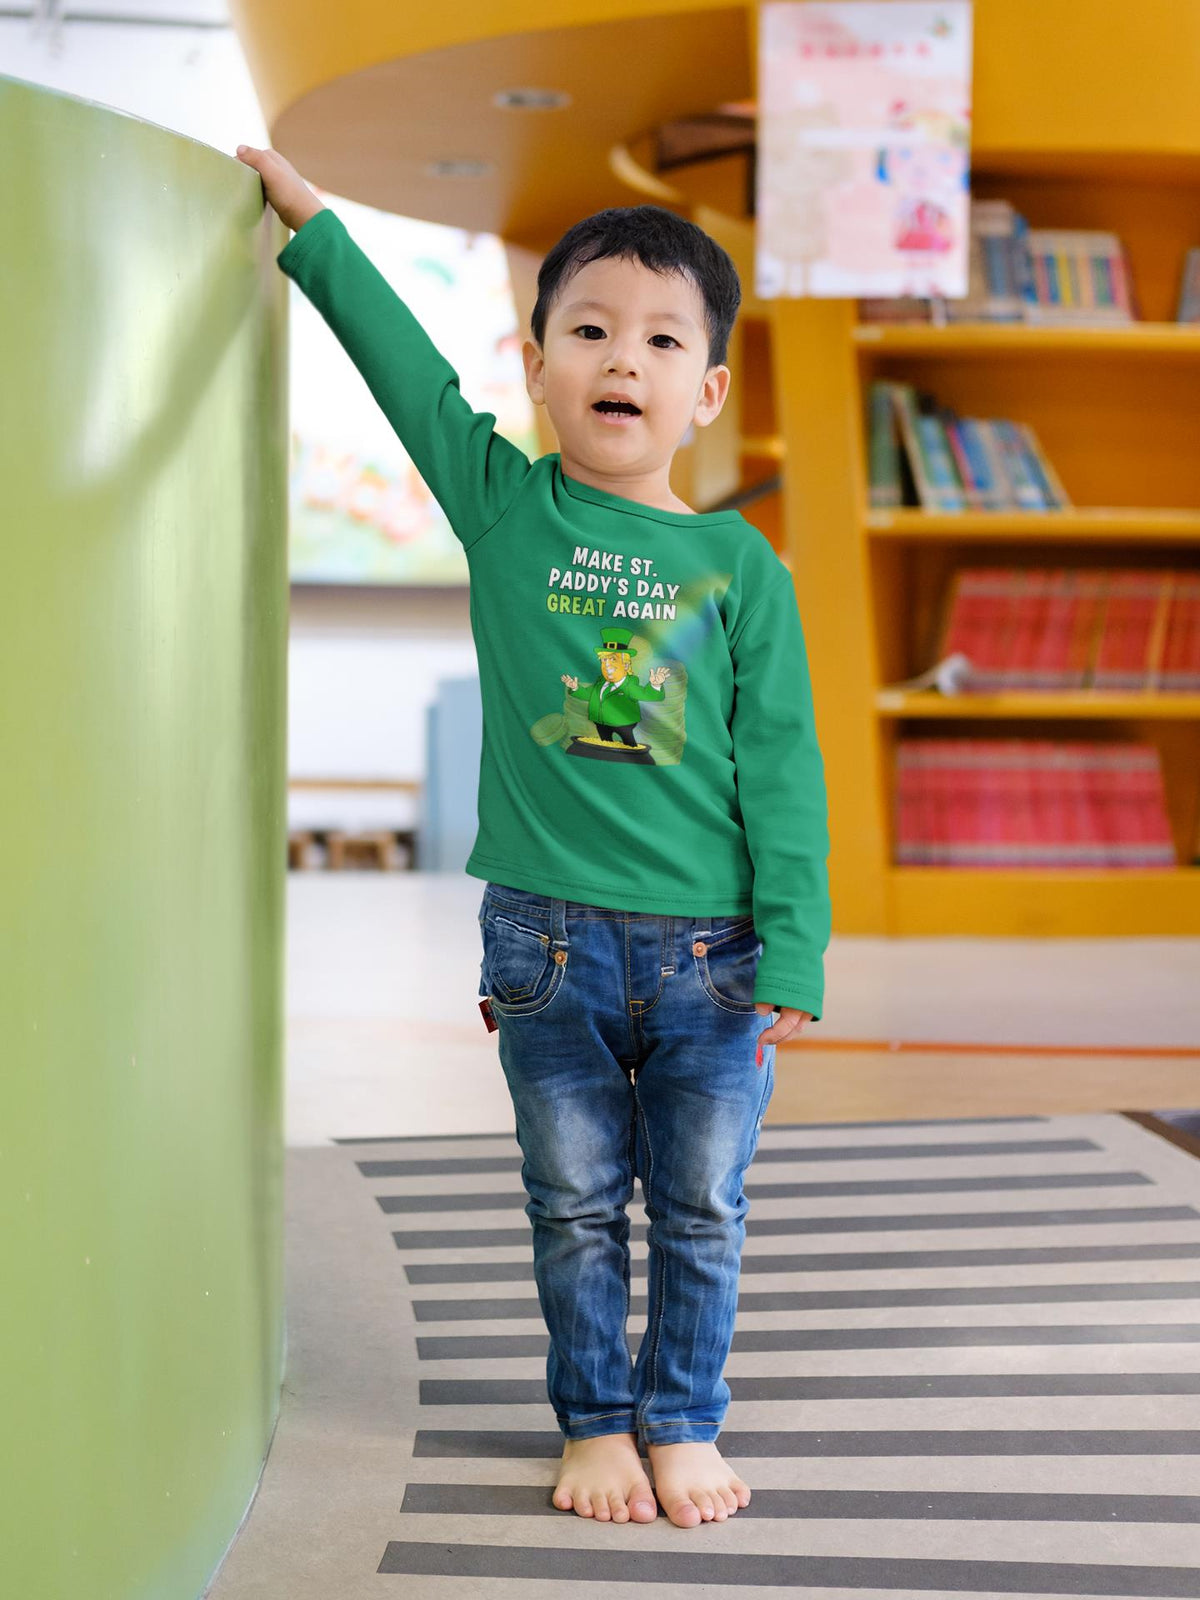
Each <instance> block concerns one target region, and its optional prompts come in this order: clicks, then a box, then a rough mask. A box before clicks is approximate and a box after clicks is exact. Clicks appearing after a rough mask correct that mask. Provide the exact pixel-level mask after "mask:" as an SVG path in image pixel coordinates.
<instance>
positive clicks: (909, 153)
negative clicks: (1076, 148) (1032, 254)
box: [755, 0, 972, 299]
mask: <svg viewBox="0 0 1200 1600" xmlns="http://www.w3.org/2000/svg"><path fill="white" fill-rule="evenodd" d="M758 40H759V46H758V57H759V59H758V83H759V97H758V130H757V133H758V160H757V173H756V180H755V182H756V195H755V199H756V218H755V222H756V240H755V292H756V293H757V294H758V295H760V296H762V297H763V298H764V299H774V298H778V297H782V296H788V297H794V298H800V297H805V296H813V297H835V298H836V297H847V298H849V297H853V296H859V295H861V296H881V297H884V296H899V295H922V296H927V295H945V296H948V297H952V298H959V297H961V296H963V295H965V294H966V292H967V253H968V252H967V246H968V240H969V203H970V188H969V174H970V127H971V40H972V9H971V0H764V4H762V5H761V6H760V8H759V35H758Z"/></svg>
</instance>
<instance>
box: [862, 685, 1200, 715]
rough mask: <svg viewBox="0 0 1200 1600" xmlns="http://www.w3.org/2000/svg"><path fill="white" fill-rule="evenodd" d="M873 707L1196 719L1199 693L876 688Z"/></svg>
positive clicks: (895, 711) (904, 711)
mask: <svg viewBox="0 0 1200 1600" xmlns="http://www.w3.org/2000/svg"><path fill="white" fill-rule="evenodd" d="M875 708H876V710H877V711H878V712H879V714H880V716H881V717H960V718H961V717H997V718H999V717H1103V718H1136V719H1139V720H1140V719H1142V718H1146V717H1156V718H1170V719H1178V720H1182V721H1185V722H1200V694H1185V693H1180V694H1157V693H1154V692H1153V691H1150V690H1138V691H1132V690H1131V691H1127V692H1124V693H1121V692H1118V691H1115V690H1105V689H1078V690H1074V691H1067V692H1065V693H1059V692H1056V691H1055V690H1051V689H1047V690H1041V691H1025V692H1021V691H1012V690H1009V691H1006V692H1004V693H1001V694H959V695H944V694H939V693H937V692H936V691H935V690H925V689H880V690H879V691H878V693H877V694H876V696H875Z"/></svg>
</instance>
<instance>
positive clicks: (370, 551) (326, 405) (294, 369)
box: [288, 185, 541, 585]
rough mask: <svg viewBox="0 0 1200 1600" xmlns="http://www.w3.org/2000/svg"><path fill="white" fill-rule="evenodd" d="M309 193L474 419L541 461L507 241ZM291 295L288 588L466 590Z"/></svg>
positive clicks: (413, 485) (429, 498)
mask: <svg viewBox="0 0 1200 1600" xmlns="http://www.w3.org/2000/svg"><path fill="white" fill-rule="evenodd" d="M313 188H314V192H315V193H316V194H317V195H318V197H319V198H320V199H321V200H323V201H324V202H325V203H326V204H327V205H330V206H332V207H333V208H334V209H335V210H336V211H337V213H338V215H339V216H340V217H341V219H342V221H343V222H344V223H345V224H346V227H347V228H348V230H349V232H350V234H351V236H352V237H353V238H354V240H355V242H356V243H357V244H359V245H360V246H361V248H362V249H363V250H364V251H365V253H366V254H367V256H369V257H370V259H371V261H372V262H373V263H374V264H375V266H377V267H378V268H379V270H380V272H381V273H382V274H383V276H384V277H385V278H386V279H387V281H388V282H389V283H390V284H391V286H392V288H393V289H395V291H396V293H397V294H398V295H399V296H400V298H401V299H402V300H403V301H404V303H405V304H406V305H407V306H408V307H409V309H410V310H411V311H412V312H413V314H414V316H415V317H416V318H417V320H418V321H419V322H420V324H421V326H422V327H423V328H424V329H425V331H426V333H428V335H429V337H430V338H431V339H432V340H433V343H434V344H435V345H436V346H437V347H438V349H439V350H440V351H441V353H442V355H444V356H445V358H446V359H447V361H449V363H450V365H451V366H452V367H453V368H454V370H455V371H456V372H457V373H458V376H459V389H460V392H461V393H462V395H463V397H464V399H466V400H467V402H468V403H469V404H470V405H471V407H472V409H473V410H475V411H480V412H491V413H492V414H493V415H494V416H495V418H496V430H497V432H499V433H501V434H503V435H504V437H505V438H506V439H510V440H511V441H512V443H513V444H515V445H516V446H517V447H518V449H520V450H523V451H524V452H525V453H526V455H528V456H529V457H530V458H531V459H532V458H534V457H536V456H538V455H540V454H541V448H540V446H539V444H538V438H537V428H536V425H535V422H534V410H533V402H532V401H531V400H530V398H529V395H528V394H527V392H526V389H525V369H524V364H523V362H522V360H521V345H522V342H523V338H524V335H523V334H522V332H521V330H520V329H519V328H518V326H517V318H516V311H515V308H514V304H513V295H512V285H511V282H510V280H509V273H508V262H507V258H506V256H505V253H504V244H503V241H502V240H501V239H499V238H497V237H496V236H495V235H493V234H486V233H470V232H468V231H467V230H466V229H462V228H450V227H444V226H442V225H440V224H437V223H431V222H422V221H419V220H416V219H413V218H409V217H398V216H393V215H392V214H391V213H390V212H383V211H377V210H375V209H374V208H373V207H371V206H364V205H359V204H356V203H355V202H353V201H350V200H346V199H343V198H342V197H341V196H334V195H330V194H327V193H325V191H323V190H321V189H318V188H316V186H315V185H314V186H313ZM291 295H292V299H291V377H290V386H289V387H290V404H291V414H292V429H291V460H290V467H289V541H288V565H289V570H290V575H291V581H292V582H293V583H296V584H354V585H358V584H367V585H370V584H384V585H395V584H403V585H443V584H465V583H466V582H467V562H466V557H465V555H464V554H463V548H462V545H461V544H460V543H459V541H458V540H457V539H456V538H455V536H454V534H453V532H452V530H451V528H450V525H449V523H448V521H447V519H446V514H445V512H444V511H443V510H442V508H441V506H440V505H439V504H438V502H437V501H436V500H435V499H434V498H433V495H432V494H431V493H430V492H429V489H428V488H427V487H426V484H425V481H424V479H423V478H422V477H421V475H420V474H419V473H418V471H417V469H416V467H415V466H414V465H413V462H412V460H411V458H410V457H409V455H408V453H407V451H406V450H405V449H404V446H403V445H402V444H401V442H400V440H399V438H398V437H397V435H396V433H395V430H394V429H393V428H392V426H391V424H390V423H389V422H388V420H387V418H386V417H385V416H384V414H383V411H382V410H381V409H380V406H379V404H378V402H377V401H376V399H375V397H374V396H373V395H372V393H371V391H370V390H369V389H368V388H367V385H366V383H365V382H364V381H363V378H362V376H361V375H360V374H359V372H358V371H357V369H356V368H355V366H354V364H353V363H352V362H351V360H350V358H349V356H348V355H347V354H346V352H345V351H344V350H343V349H342V347H341V345H340V344H339V343H338V341H337V339H336V338H335V336H334V334H333V332H332V330H331V329H330V328H329V326H328V324H327V323H326V322H325V320H324V319H323V318H322V316H321V315H320V313H319V312H318V311H317V310H316V308H315V306H313V305H312V304H311V302H310V301H309V300H308V299H307V297H306V296H305V295H304V294H303V292H302V291H301V290H300V289H299V288H297V287H296V286H295V285H293V286H292V289H291Z"/></svg>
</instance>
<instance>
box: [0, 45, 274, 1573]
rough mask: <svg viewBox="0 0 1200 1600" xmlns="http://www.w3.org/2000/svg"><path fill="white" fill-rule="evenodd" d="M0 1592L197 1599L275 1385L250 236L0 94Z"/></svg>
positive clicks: (265, 260) (37, 107) (269, 341)
mask: <svg viewBox="0 0 1200 1600" xmlns="http://www.w3.org/2000/svg"><path fill="white" fill-rule="evenodd" d="M0 208H2V212H3V217H4V222H5V226H4V229H3V238H4V247H3V250H2V251H0V364H2V382H0V760H2V764H3V765H2V770H3V781H2V783H0V1097H2V1100H0V1293H2V1295H3V1316H2V1317H0V1426H2V1430H3V1450H2V1451H0V1550H2V1551H3V1556H2V1558H0V1563H2V1568H3V1574H2V1582H0V1589H2V1591H3V1592H4V1593H5V1594H11V1595H12V1596H14V1600H15V1597H20V1600H59V1597H60V1596H61V1597H63V1600H66V1597H68V1596H70V1597H71V1600H151V1597H153V1600H173V1597H175V1596H179V1597H188V1600H191V1597H194V1596H195V1595H198V1594H199V1593H201V1591H202V1590H203V1588H204V1586H205V1584H206V1583H207V1581H208V1579H209V1577H210V1575H211V1573H212V1571H213V1570H214V1568H215V1567H216V1566H217V1564H218V1563H219V1561H220V1560H221V1558H222V1556H223V1554H224V1552H225V1550H226V1548H227V1546H228V1544H229V1542H230V1540H231V1539H232V1538H233V1536H234V1534H235V1532H236V1530H237V1527H238V1524H239V1522H240V1521H241V1518H242V1516H243V1514H244V1513H245V1511H246V1508H247V1505H248V1504H249V1502H250V1499H251V1497H252V1495H253V1493H254V1489H255V1485H256V1482H257V1479H258V1476H259V1473H260V1470H261V1466H262V1462H263V1458H264V1454H265V1452H266V1448H267V1445H268V1442H269V1439H270V1435H271V1430H272V1427H273V1425H274V1421H275V1417H276V1414H277V1409H278V1401H279V1383H280V1378H281V1373H282V1365H283V1344H284V1332H283V1282H282V1274H283V1263H282V1239H281V1234H282V1093H283V1089H282V1055H283V1020H282V1013H283V994H282V980H283V937H284V928H283V905H284V884H285V833H286V818H285V799H286V783H285V774H286V766H285V737H286V720H285V697H286V643H287V600H288V590H287V541H286V527H287V498H286V474H287V421H288V418H287V386H286V378H287V284H286V281H285V280H284V278H283V276H282V274H280V272H279V270H278V268H277V266H276V264H275V259H274V258H275V255H276V253H277V252H278V251H279V250H280V249H281V248H282V245H283V244H284V243H285V242H286V238H287V234H286V230H285V229H284V228H283V227H282V225H281V224H280V223H279V222H278V220H277V219H276V218H275V216H274V213H273V212H264V207H263V197H262V188H261V183H260V180H259V178H258V176H257V174H255V173H254V172H252V171H251V170H250V169H249V168H247V167H245V166H244V165H242V164H241V163H239V162H238V161H237V160H236V159H235V158H234V157H233V156H232V154H229V155H226V154H225V153H224V152H222V151H218V150H214V149H211V148H210V147H208V146H207V145H204V144H201V143H198V142H197V141H195V140H191V139H187V138H184V137H181V136H179V135H177V134H174V133H172V132H170V131H168V130H166V129H163V128H160V127H157V126H156V125H154V124H152V123H148V122H144V121H141V120H139V119H138V118H135V117H130V116H127V115H124V114H123V113H121V112H118V111H114V110H112V109H110V108H108V107H104V106H100V105H97V104H95V103H93V102H89V101H83V100H77V99H74V98H72V97H70V96H67V95H62V94H58V93H54V92H51V91H47V90H44V89H41V88H39V87H37V86H35V85H31V84H27V83H24V82H22V81H19V80H16V79H12V78H3V77H0Z"/></svg>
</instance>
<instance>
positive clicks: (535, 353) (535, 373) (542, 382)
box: [521, 339, 546, 406]
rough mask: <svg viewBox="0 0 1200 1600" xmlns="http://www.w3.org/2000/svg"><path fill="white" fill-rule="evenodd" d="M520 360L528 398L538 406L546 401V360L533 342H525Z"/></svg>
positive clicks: (529, 340) (527, 340)
mask: <svg viewBox="0 0 1200 1600" xmlns="http://www.w3.org/2000/svg"><path fill="white" fill-rule="evenodd" d="M521 360H522V361H523V362H524V363H525V388H526V390H527V392H528V394H529V398H530V399H531V400H532V401H533V403H534V405H538V406H540V405H542V404H544V403H545V399H546V379H545V368H546V359H545V357H544V356H543V355H542V351H541V347H540V346H539V345H538V344H537V343H536V341H535V340H533V339H526V340H525V343H524V344H523V345H522V346H521Z"/></svg>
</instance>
